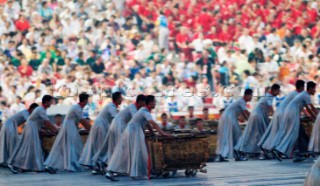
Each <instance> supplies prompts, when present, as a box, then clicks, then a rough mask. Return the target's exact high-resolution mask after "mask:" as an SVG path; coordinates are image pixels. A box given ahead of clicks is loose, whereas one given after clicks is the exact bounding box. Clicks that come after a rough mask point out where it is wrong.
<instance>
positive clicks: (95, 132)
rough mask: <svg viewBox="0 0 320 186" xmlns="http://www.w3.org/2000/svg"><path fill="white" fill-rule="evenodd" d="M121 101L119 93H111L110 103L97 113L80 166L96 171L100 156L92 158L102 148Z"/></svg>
mask: <svg viewBox="0 0 320 186" xmlns="http://www.w3.org/2000/svg"><path fill="white" fill-rule="evenodd" d="M122 100H123V98H122V95H121V92H115V93H113V94H112V102H111V103H109V104H107V105H106V106H105V107H104V108H103V109H102V111H101V112H100V113H99V115H98V117H97V118H96V120H95V122H94V124H93V126H92V128H91V131H90V134H89V136H88V138H87V142H86V145H85V147H84V149H83V151H82V154H81V157H80V160H79V162H80V164H81V165H84V166H89V167H91V168H94V169H96V167H95V163H96V162H98V163H100V161H98V160H100V156H97V157H96V158H94V157H95V155H96V154H97V152H98V151H99V149H100V148H102V147H103V142H104V141H105V139H106V136H107V133H108V131H109V127H110V125H111V122H112V120H113V118H114V117H115V116H116V115H117V114H118V111H117V107H118V106H119V105H121V103H122ZM94 160H97V161H94ZM93 173H94V174H95V173H96V171H95V170H93Z"/></svg>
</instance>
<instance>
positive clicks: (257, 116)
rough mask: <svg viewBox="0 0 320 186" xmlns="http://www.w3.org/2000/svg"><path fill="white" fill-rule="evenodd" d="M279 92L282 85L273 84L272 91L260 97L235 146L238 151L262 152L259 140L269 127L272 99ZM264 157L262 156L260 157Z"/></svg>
mask: <svg viewBox="0 0 320 186" xmlns="http://www.w3.org/2000/svg"><path fill="white" fill-rule="evenodd" d="M279 93H280V85H278V84H273V85H272V86H271V89H270V92H268V93H266V95H265V96H264V97H261V98H260V100H259V102H258V104H257V106H256V107H255V108H254V110H253V111H252V112H251V114H250V117H249V119H248V123H247V126H246V128H245V130H244V132H243V134H242V136H241V137H240V139H239V141H238V143H237V145H236V147H235V150H236V151H240V152H244V153H261V149H260V147H259V146H258V142H259V141H260V139H261V137H262V135H263V133H264V132H265V130H266V128H267V127H268V124H269V116H270V114H272V113H273V108H272V101H273V99H274V97H275V96H277V95H278V94H279ZM262 158H263V157H262V156H261V157H260V159H262Z"/></svg>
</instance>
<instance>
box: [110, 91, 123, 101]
mask: <svg viewBox="0 0 320 186" xmlns="http://www.w3.org/2000/svg"><path fill="white" fill-rule="evenodd" d="M120 97H121V92H114V93H112V101H117V100H118V99H119V98H120Z"/></svg>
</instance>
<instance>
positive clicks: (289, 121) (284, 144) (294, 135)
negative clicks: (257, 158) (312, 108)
mask: <svg viewBox="0 0 320 186" xmlns="http://www.w3.org/2000/svg"><path fill="white" fill-rule="evenodd" d="M308 104H311V97H310V94H308V93H307V92H306V91H303V92H301V93H300V94H299V95H297V96H296V97H295V98H294V99H293V100H292V101H291V102H290V103H289V105H288V106H287V108H286V110H285V112H284V116H283V127H284V130H283V134H282V135H281V134H279V135H280V136H279V139H280V142H279V144H278V145H276V146H275V149H276V150H278V151H279V152H282V153H284V154H286V155H287V156H290V154H291V152H292V150H293V147H294V145H295V143H296V141H297V139H298V136H299V130H300V112H301V111H302V109H303V107H305V106H306V105H308Z"/></svg>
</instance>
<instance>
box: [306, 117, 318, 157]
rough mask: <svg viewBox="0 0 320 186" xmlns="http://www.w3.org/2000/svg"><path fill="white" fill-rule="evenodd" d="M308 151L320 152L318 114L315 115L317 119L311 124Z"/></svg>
mask: <svg viewBox="0 0 320 186" xmlns="http://www.w3.org/2000/svg"><path fill="white" fill-rule="evenodd" d="M308 151H311V152H317V153H319V152H320V114H318V115H317V119H316V121H315V123H314V124H313V128H312V133H311V137H310V141H309V146H308Z"/></svg>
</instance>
